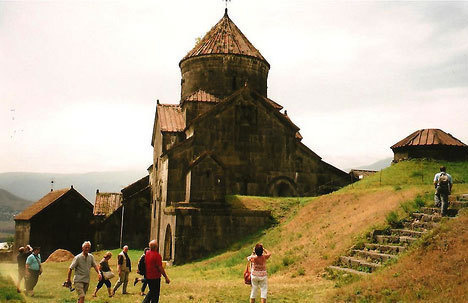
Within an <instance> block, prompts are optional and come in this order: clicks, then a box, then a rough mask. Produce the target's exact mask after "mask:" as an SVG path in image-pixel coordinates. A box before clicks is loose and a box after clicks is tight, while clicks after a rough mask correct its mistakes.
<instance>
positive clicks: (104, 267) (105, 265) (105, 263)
mask: <svg viewBox="0 0 468 303" xmlns="http://www.w3.org/2000/svg"><path fill="white" fill-rule="evenodd" d="M111 257H112V253H111V252H110V251H108V252H106V254H105V255H104V258H102V260H101V262H99V271H100V273H101V277H102V278H101V280H99V282H98V284H97V286H96V289H95V290H94V294H93V297H96V296H97V292H98V290H99V289H101V287H102V285H104V284H106V287H107V293H108V294H109V298H110V297H112V289H111V282H110V278H106V275H105V274H104V272H105V273H112V270H111V269H110V267H109V260H110V258H111ZM112 276H113V275H112Z"/></svg>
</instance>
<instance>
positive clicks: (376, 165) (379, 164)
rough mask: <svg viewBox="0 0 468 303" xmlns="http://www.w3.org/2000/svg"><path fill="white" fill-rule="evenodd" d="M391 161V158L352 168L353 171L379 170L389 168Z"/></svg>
mask: <svg viewBox="0 0 468 303" xmlns="http://www.w3.org/2000/svg"><path fill="white" fill-rule="evenodd" d="M392 160H393V158H385V159H382V160H379V161H377V162H375V163H372V164H369V165H363V166H360V167H354V168H353V169H367V170H381V169H384V168H387V167H389V166H390V165H391V164H392ZM350 170H351V169H350Z"/></svg>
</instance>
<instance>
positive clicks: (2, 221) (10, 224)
mask: <svg viewBox="0 0 468 303" xmlns="http://www.w3.org/2000/svg"><path fill="white" fill-rule="evenodd" d="M32 203H33V202H32V201H29V200H26V199H23V198H20V197H18V196H15V195H13V194H12V193H10V192H8V191H6V190H4V189H1V188H0V241H3V240H5V239H6V238H7V237H8V236H10V235H12V234H13V233H14V230H15V222H14V221H13V217H14V216H15V215H16V214H18V213H20V212H21V211H22V210H23V209H25V208H26V207H28V206H29V205H31V204H32Z"/></svg>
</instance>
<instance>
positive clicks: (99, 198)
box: [93, 193, 122, 216]
mask: <svg viewBox="0 0 468 303" xmlns="http://www.w3.org/2000/svg"><path fill="white" fill-rule="evenodd" d="M121 204H122V194H121V193H96V202H95V203H94V211H93V213H94V215H95V216H109V215H111V214H112V213H113V212H114V211H115V210H116V209H117V208H119V207H120V205H121Z"/></svg>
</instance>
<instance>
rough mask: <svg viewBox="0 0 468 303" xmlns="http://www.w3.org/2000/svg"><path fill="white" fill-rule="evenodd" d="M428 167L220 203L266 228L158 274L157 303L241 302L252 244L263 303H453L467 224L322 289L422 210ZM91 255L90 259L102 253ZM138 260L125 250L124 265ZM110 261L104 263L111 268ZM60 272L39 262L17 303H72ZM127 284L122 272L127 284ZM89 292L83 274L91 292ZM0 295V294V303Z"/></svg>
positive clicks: (102, 298)
mask: <svg viewBox="0 0 468 303" xmlns="http://www.w3.org/2000/svg"><path fill="white" fill-rule="evenodd" d="M438 166H440V163H437V162H430V161H408V162H406V163H400V164H397V165H393V166H392V167H389V168H387V169H385V170H384V171H383V172H382V174H376V175H374V176H372V177H369V178H368V179H364V180H362V181H360V182H358V183H356V184H353V185H350V186H348V187H346V188H344V189H342V190H340V191H337V192H335V193H332V194H329V195H324V196H320V197H315V198H265V197H239V196H233V197H229V199H228V202H229V203H231V205H233V207H247V208H267V209H271V210H272V213H273V216H274V218H275V222H276V223H275V224H274V225H273V226H271V227H270V228H268V229H266V230H262V231H260V232H258V233H256V234H254V235H251V236H248V237H246V238H245V239H244V240H243V241H240V242H238V243H236V244H234V245H232V246H231V247H230V248H228V249H226V250H224V251H220V252H218V253H216V254H213V255H210V256H207V257H206V258H205V259H203V260H199V261H197V262H193V263H190V264H185V265H182V266H172V267H169V268H167V271H168V274H169V276H170V277H171V280H172V282H171V284H170V285H163V286H162V293H161V300H160V302H162V303H164V302H178V303H184V302H206V303H208V302H210V303H211V302H213V303H215V302H227V303H231V302H232V303H237V302H239V303H240V302H248V296H249V293H250V288H249V287H248V286H246V285H244V284H243V280H242V272H243V270H244V268H245V266H246V262H245V257H246V256H247V255H249V254H250V252H251V250H252V246H253V245H254V244H255V243H256V242H262V243H263V244H264V245H265V247H267V248H268V249H269V250H270V251H271V252H272V253H273V255H272V258H271V259H270V261H269V264H268V271H269V275H270V277H269V301H268V302H334V301H336V302H415V301H421V302H462V301H460V300H459V298H461V297H460V296H462V295H464V294H466V289H468V285H467V280H466V273H467V272H466V270H467V267H466V262H467V261H465V259H463V254H464V253H463V252H466V251H467V249H468V247H467V246H468V240H466V239H468V238H467V236H468V231H467V229H466V226H467V225H466V223H468V215H464V216H460V217H459V218H457V219H454V220H451V221H450V222H448V223H446V224H444V225H443V226H442V227H441V229H440V230H438V231H435V232H434V233H435V234H436V237H434V238H432V237H429V238H426V239H424V240H423V241H421V242H420V243H419V244H418V245H416V247H415V248H414V249H411V250H410V252H408V253H407V254H405V255H404V256H402V257H401V258H400V260H399V261H398V262H396V263H395V264H392V265H390V266H387V267H385V268H383V269H382V270H381V271H379V272H378V273H376V274H373V275H372V276H371V277H369V278H363V279H348V280H346V281H337V280H328V279H327V278H326V275H325V271H324V269H325V267H326V266H328V265H330V264H332V263H333V262H334V261H335V260H336V259H337V258H338V256H340V255H341V254H343V253H344V252H346V251H347V250H348V249H349V248H350V247H351V246H352V245H353V244H356V243H357V242H359V241H362V240H363V239H365V236H366V234H367V233H368V232H370V231H371V230H372V229H373V228H378V227H380V228H381V227H384V226H385V225H386V224H387V223H386V216H387V215H388V214H389V213H390V212H392V211H393V212H396V213H398V214H399V215H400V216H404V215H405V212H404V211H403V208H402V207H401V205H402V204H404V203H408V201H413V200H414V199H415V198H416V197H419V198H418V199H423V200H425V201H427V202H428V203H431V199H432V193H433V188H432V186H431V185H430V184H431V182H432V176H431V175H433V173H434V172H436V171H437V170H438ZM448 167H449V172H450V173H452V175H453V176H454V180H455V181H456V182H457V183H456V184H455V187H454V193H464V192H468V163H456V164H453V165H452V166H450V165H448ZM444 243H445V244H444ZM444 250H445V251H444ZM116 253H117V250H114V256H115V255H116ZM95 254H96V255H97V256H98V258H99V256H101V255H102V254H103V252H97V253H95ZM140 254H141V252H138V251H131V255H130V256H131V259H132V260H133V261H134V263H136V260H137V259H138V257H139V255H140ZM441 256H442V257H441ZM115 261H116V259H115V257H113V258H112V259H111V267H113V268H114V269H115V268H116V266H115ZM463 262H465V263H463ZM68 265H69V263H68V262H65V263H50V264H49V263H46V264H45V265H44V274H43V275H42V276H41V278H40V281H39V283H38V285H37V287H36V296H35V297H34V298H26V299H25V302H74V301H75V299H76V297H75V293H70V292H69V291H68V290H67V289H65V288H62V287H61V286H60V285H61V283H62V282H63V281H64V280H65V278H66V270H67V267H68ZM15 268H16V266H15V264H0V273H1V274H2V275H6V276H12V277H13V278H15V277H16V274H15ZM451 268H452V269H451ZM135 276H136V274H134V273H132V274H131V279H133V278H134V277H135ZM115 281H116V280H115V279H114V280H113V281H112V282H113V283H115ZM95 285H96V274H95V273H92V282H91V286H92V287H94V286H95ZM407 285H410V287H407ZM129 289H130V291H131V292H132V294H130V295H126V296H123V295H121V294H117V295H116V296H115V297H114V298H111V299H109V298H107V297H106V293H105V290H101V291H100V292H99V294H98V298H91V294H89V295H88V296H87V301H88V302H125V303H130V302H141V300H142V298H141V296H139V295H138V288H137V287H133V285H132V286H129ZM1 291H2V289H1V286H0V302H2V301H1V300H2V299H1V298H2V297H1V295H2V294H1ZM444 299H445V300H446V301H444ZM11 302H14V301H11ZM18 302H19V301H18Z"/></svg>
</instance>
